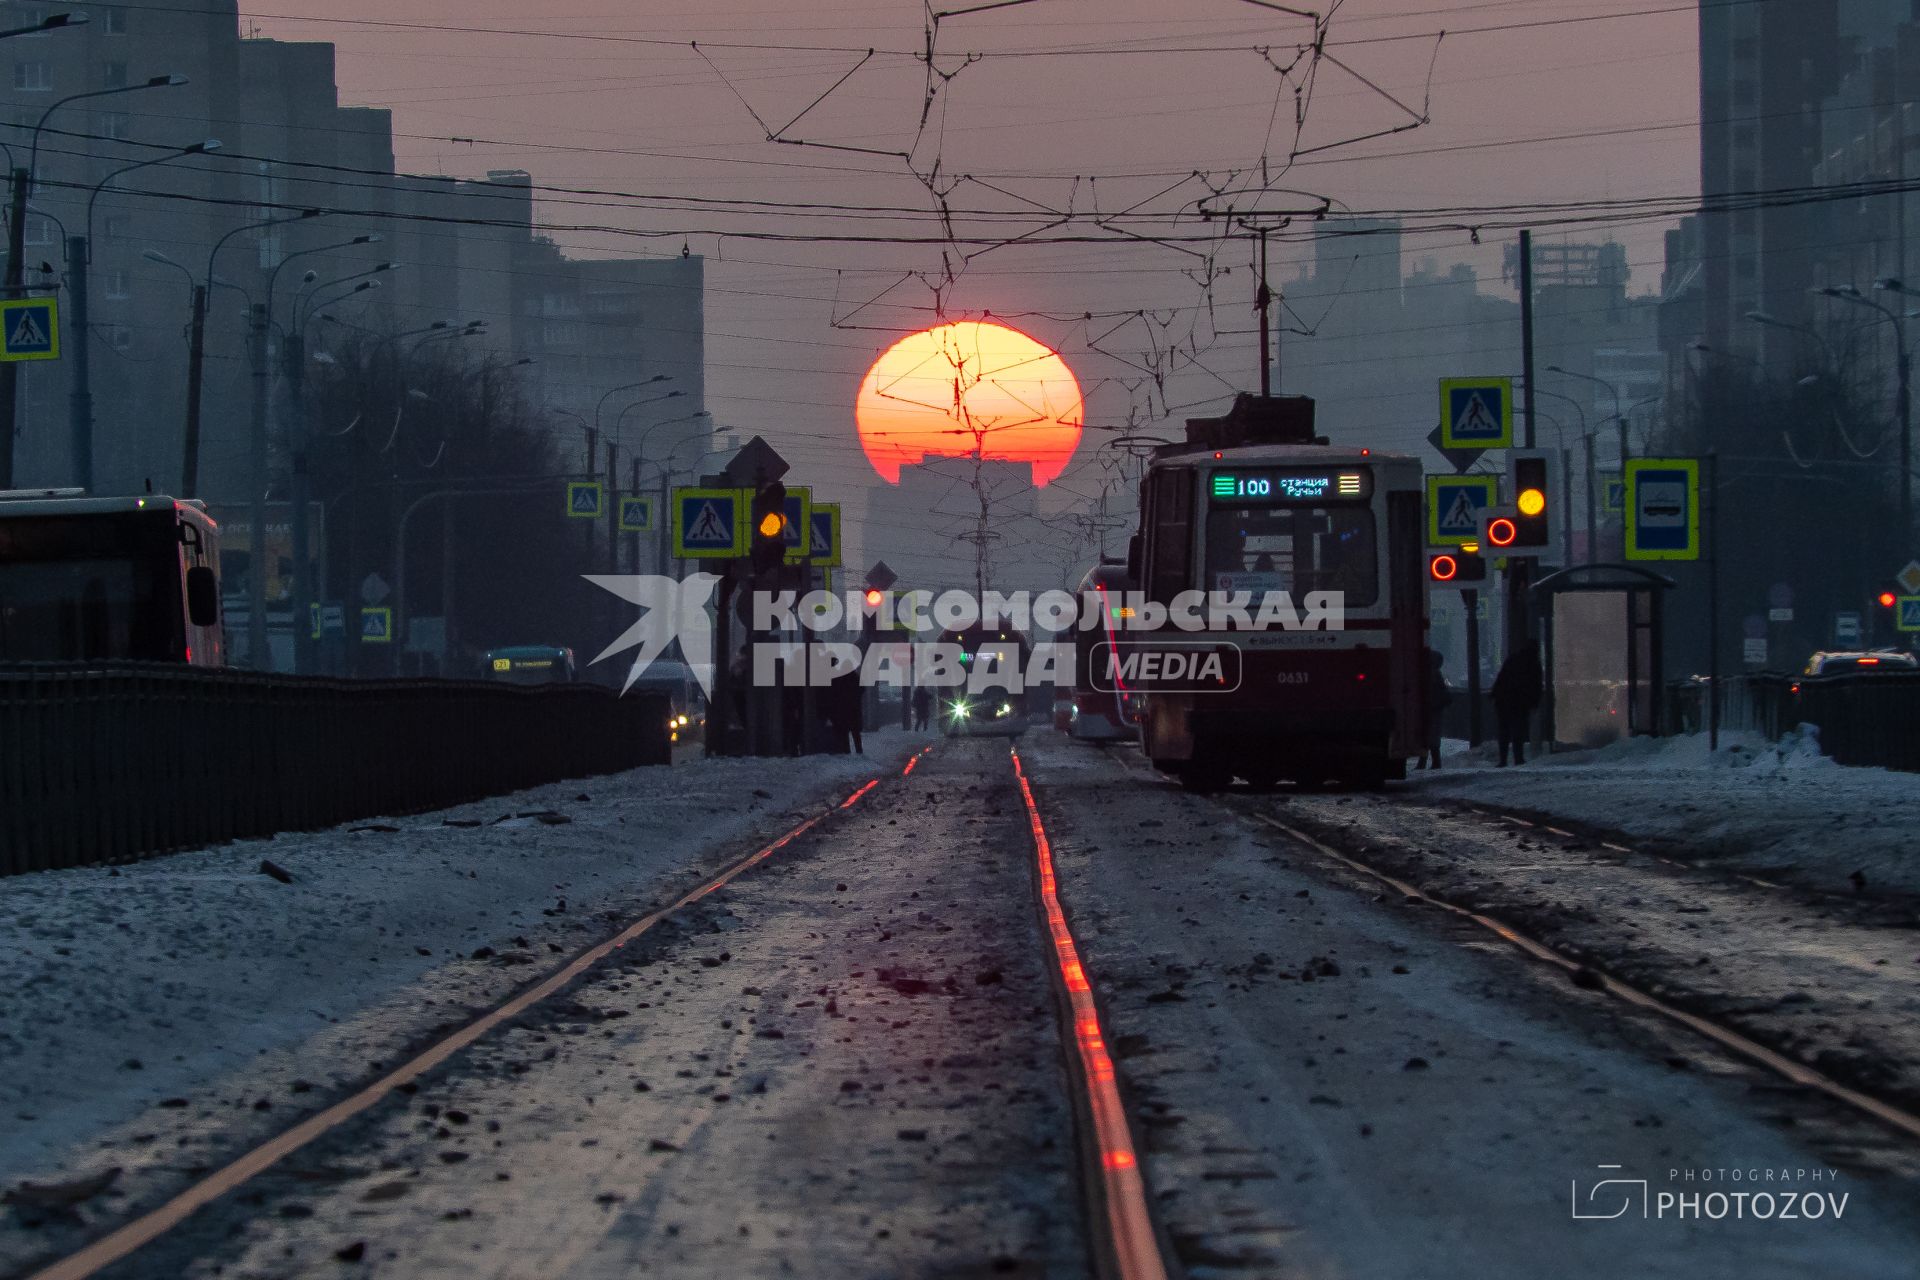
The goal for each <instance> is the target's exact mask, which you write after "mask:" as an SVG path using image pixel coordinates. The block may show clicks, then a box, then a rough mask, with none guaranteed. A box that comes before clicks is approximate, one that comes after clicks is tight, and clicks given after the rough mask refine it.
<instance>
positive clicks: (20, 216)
mask: <svg viewBox="0 0 1920 1280" xmlns="http://www.w3.org/2000/svg"><path fill="white" fill-rule="evenodd" d="M85 22H86V17H85V16H84V15H82V14H77V13H57V14H54V15H53V16H52V17H50V18H48V19H46V20H45V21H43V22H40V23H37V24H35V25H33V26H29V27H16V28H14V29H12V30H10V31H6V32H0V39H3V38H6V37H10V36H17V35H34V34H37V33H39V32H41V31H52V30H55V29H58V28H61V27H73V26H80V25H83V24H84V23H85ZM186 83H187V78H186V77H185V76H175V75H165V76H154V77H153V78H152V79H150V80H144V81H142V82H141V83H139V84H123V85H117V86H115V87H114V88H111V89H92V90H89V91H87V92H86V93H74V94H69V95H68V96H66V97H64V98H61V99H60V100H59V101H58V102H55V103H54V104H53V105H51V106H49V107H48V108H47V109H46V110H45V111H43V112H41V113H40V119H39V121H38V122H36V123H35V124H34V126H33V144H32V146H31V147H29V148H28V151H27V167H26V168H24V169H22V168H20V167H18V166H17V165H16V166H15V167H14V169H13V173H12V188H13V189H12V200H11V202H10V204H9V213H10V215H11V216H10V221H9V225H8V228H7V282H6V293H7V296H8V297H10V298H11V297H15V296H17V295H18V294H19V293H20V292H21V290H22V288H23V281H24V276H25V271H26V262H25V259H26V250H27V195H28V193H29V192H30V191H31V190H32V188H33V181H34V176H35V174H36V173H37V172H38V170H39V165H40V134H41V131H42V130H44V129H45V128H46V127H47V121H48V120H50V119H52V118H53V113H54V112H56V111H58V110H59V109H60V108H62V107H64V106H66V105H67V104H68V103H70V102H79V101H81V100H83V99H87V98H104V97H107V96H109V95H112V94H120V93H138V92H140V91H141V90H144V89H166V88H173V87H175V86H178V85H183V84H186ZM19 390H20V366H19V365H18V364H17V363H16V362H14V361H11V360H9V361H5V362H4V363H0V489H6V488H11V487H12V485H13V437H14V433H15V430H16V424H17V420H18V413H19V406H18V399H19Z"/></svg>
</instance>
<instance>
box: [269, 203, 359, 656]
mask: <svg viewBox="0 0 1920 1280" xmlns="http://www.w3.org/2000/svg"><path fill="white" fill-rule="evenodd" d="M379 241H380V237H379V236H377V235H359V236H355V237H353V238H352V239H351V240H343V241H341V242H339V243H338V244H325V245H315V246H313V247H312V248H308V249H296V250H294V251H293V252H292V253H289V254H287V255H286V256H284V257H282V258H281V259H280V261H279V262H277V263H275V264H274V268H273V270H272V271H271V272H270V273H269V274H268V275H267V304H266V321H267V325H268V326H269V327H271V326H272V324H273V292H274V289H275V287H276V286H277V285H278V284H279V283H280V273H281V272H282V271H284V270H286V267H287V264H288V263H289V262H292V261H293V260H294V259H295V258H305V257H309V256H311V255H313V254H316V253H331V252H334V251H336V250H340V249H352V248H355V247H357V246H359V245H365V244H378V243H379ZM297 320H298V317H297V316H296V317H295V321H296V322H295V323H292V324H289V325H288V326H287V329H286V333H285V336H284V338H283V341H284V343H285V349H284V350H283V351H282V353H281V354H282V356H283V358H284V361H285V369H286V374H287V398H288V403H289V404H290V405H291V406H292V413H291V415H290V419H289V421H288V423H287V444H288V450H287V454H288V461H289V464H290V467H291V470H292V476H291V483H290V484H289V485H288V486H287V489H288V492H287V499H288V501H289V502H291V503H292V506H293V510H292V513H291V523H292V529H291V533H292V542H293V601H292V604H293V669H294V670H295V671H296V672H300V673H302V674H305V673H307V672H309V671H311V670H312V669H313V628H312V626H311V625H309V620H308V615H309V614H310V613H311V612H312V605H313V566H312V564H311V563H310V561H311V557H312V554H313V547H312V545H311V540H312V536H313V535H312V529H311V527H310V526H309V524H308V518H307V502H308V497H309V489H310V480H309V477H308V474H307V439H306V436H307V432H306V371H307V357H306V348H305V344H304V342H303V341H302V336H303V335H302V333H301V331H300V328H299V326H298V323H297ZM254 412H255V414H257V415H260V417H259V419H258V420H256V421H255V423H254V424H253V429H254V432H255V434H256V435H258V436H260V437H262V438H264V437H265V436H266V433H267V424H266V421H265V412H266V402H265V399H264V398H263V397H261V396H259V395H257V394H256V396H255V398H254ZM262 488H264V485H262Z"/></svg>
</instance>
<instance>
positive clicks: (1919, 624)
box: [1893, 596, 1920, 631]
mask: <svg viewBox="0 0 1920 1280" xmlns="http://www.w3.org/2000/svg"><path fill="white" fill-rule="evenodd" d="M1894 603H1895V604H1896V605H1897V606H1898V616H1897V617H1896V618H1895V619H1894V624H1893V625H1894V627H1895V629H1896V630H1899V631H1920V596H1899V597H1897V598H1896V600H1895V602H1894Z"/></svg>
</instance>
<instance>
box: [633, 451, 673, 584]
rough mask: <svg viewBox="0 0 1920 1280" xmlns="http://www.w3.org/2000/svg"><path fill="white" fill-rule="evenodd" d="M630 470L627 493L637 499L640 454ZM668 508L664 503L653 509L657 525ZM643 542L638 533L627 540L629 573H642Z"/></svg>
mask: <svg viewBox="0 0 1920 1280" xmlns="http://www.w3.org/2000/svg"><path fill="white" fill-rule="evenodd" d="M628 470H629V471H631V472H632V475H631V477H630V478H629V480H628V482H627V492H628V493H631V494H632V495H633V496H634V497H636V498H637V497H639V496H640V455H639V453H638V452H635V454H634V455H633V461H632V462H631V463H630V464H628ZM666 506H667V504H666V503H664V502H663V503H661V504H660V505H659V506H657V507H655V508H654V509H653V518H654V521H655V523H658V522H659V520H660V517H661V515H662V514H663V513H664V512H665V511H666ZM642 541H644V539H643V538H642V536H641V535H640V533H638V532H637V531H636V532H635V533H634V535H633V536H632V537H630V538H628V539H627V572H628V573H639V572H640V544H641V542H642Z"/></svg>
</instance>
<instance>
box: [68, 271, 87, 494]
mask: <svg viewBox="0 0 1920 1280" xmlns="http://www.w3.org/2000/svg"><path fill="white" fill-rule="evenodd" d="M87 292H88V290H87V238H86V237H85V236H68V237H67V297H68V305H70V306H71V307H72V308H73V333H74V337H75V341H74V344H73V393H72V394H71V395H70V396H69V397H68V398H67V400H68V405H69V406H70V416H69V418H68V429H69V431H70V432H71V434H70V436H69V437H68V445H69V448H70V449H71V450H72V452H71V454H70V457H69V465H70V466H71V468H72V471H73V483H75V484H76V485H79V486H80V487H81V488H82V489H85V490H86V491H87V492H88V493H92V492H93V359H92V354H91V353H92V350H93V343H92V342H91V341H89V339H90V338H91V337H92V334H93V327H92V325H91V323H90V322H89V321H88V318H87Z"/></svg>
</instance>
